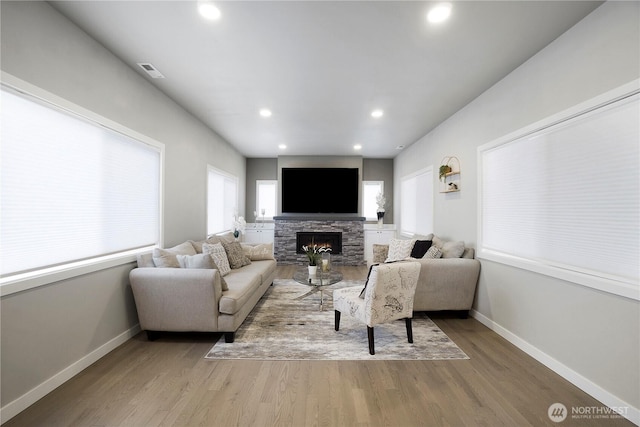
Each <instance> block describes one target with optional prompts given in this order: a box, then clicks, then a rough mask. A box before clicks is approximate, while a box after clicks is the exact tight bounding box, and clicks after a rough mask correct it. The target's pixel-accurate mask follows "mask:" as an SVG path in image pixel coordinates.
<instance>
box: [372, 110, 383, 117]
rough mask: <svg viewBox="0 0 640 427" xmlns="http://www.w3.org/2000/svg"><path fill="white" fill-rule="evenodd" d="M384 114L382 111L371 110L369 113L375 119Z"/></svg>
mask: <svg viewBox="0 0 640 427" xmlns="http://www.w3.org/2000/svg"><path fill="white" fill-rule="evenodd" d="M383 114H384V111H382V110H373V111H372V112H371V117H375V118H376V119H378V118H380V117H382V115H383Z"/></svg>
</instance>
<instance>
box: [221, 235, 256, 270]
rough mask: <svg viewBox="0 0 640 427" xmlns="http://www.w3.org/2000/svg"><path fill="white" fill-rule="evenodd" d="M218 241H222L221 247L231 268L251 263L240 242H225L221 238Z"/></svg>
mask: <svg viewBox="0 0 640 427" xmlns="http://www.w3.org/2000/svg"><path fill="white" fill-rule="evenodd" d="M220 243H222V247H223V248H224V250H225V251H226V252H227V259H228V260H229V265H230V266H231V269H233V270H235V269H236V268H240V267H244V266H245V265H249V264H251V260H250V259H249V258H248V257H247V256H246V255H245V254H244V251H243V250H242V245H240V242H226V241H224V240H223V241H221V242H220Z"/></svg>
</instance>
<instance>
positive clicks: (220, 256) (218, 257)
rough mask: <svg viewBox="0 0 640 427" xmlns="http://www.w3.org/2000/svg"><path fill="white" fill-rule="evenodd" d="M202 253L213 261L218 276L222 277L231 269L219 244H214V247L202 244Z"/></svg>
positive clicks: (225, 253) (225, 252)
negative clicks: (209, 256)
mask: <svg viewBox="0 0 640 427" xmlns="http://www.w3.org/2000/svg"><path fill="white" fill-rule="evenodd" d="M202 253H203V254H209V255H211V258H213V261H214V262H215V263H216V265H217V266H218V271H220V276H222V277H224V276H226V275H227V274H229V272H230V271H231V267H230V266H229V260H228V259H227V251H225V250H224V247H222V244H221V243H216V244H214V245H211V244H209V243H205V244H203V245H202Z"/></svg>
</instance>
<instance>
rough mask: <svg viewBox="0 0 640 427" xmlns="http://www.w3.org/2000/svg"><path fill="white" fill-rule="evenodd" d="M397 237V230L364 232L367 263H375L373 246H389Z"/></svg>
mask: <svg viewBox="0 0 640 427" xmlns="http://www.w3.org/2000/svg"><path fill="white" fill-rule="evenodd" d="M395 235H396V232H395V230H366V231H365V232H364V259H365V261H367V262H368V263H370V262H373V245H376V244H377V245H388V244H389V242H390V241H391V239H392V238H393V237H395Z"/></svg>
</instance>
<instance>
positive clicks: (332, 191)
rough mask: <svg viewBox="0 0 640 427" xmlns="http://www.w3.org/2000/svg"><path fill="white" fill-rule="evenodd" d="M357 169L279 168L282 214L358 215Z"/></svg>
mask: <svg viewBox="0 0 640 427" xmlns="http://www.w3.org/2000/svg"><path fill="white" fill-rule="evenodd" d="M358 187H359V180H358V169H357V168H282V213H283V214H284V213H341V214H344V213H358Z"/></svg>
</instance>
